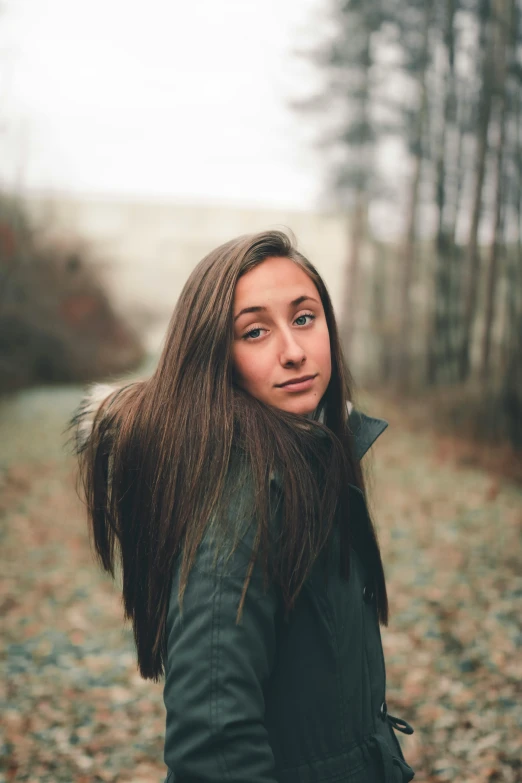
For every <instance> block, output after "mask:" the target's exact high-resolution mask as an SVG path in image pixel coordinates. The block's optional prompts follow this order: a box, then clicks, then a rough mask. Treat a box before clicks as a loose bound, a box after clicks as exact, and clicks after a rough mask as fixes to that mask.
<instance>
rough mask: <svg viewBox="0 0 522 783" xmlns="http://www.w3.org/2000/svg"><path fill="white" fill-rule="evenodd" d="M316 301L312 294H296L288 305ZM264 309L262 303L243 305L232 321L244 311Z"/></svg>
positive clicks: (262, 310)
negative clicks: (250, 305) (249, 305)
mask: <svg viewBox="0 0 522 783" xmlns="http://www.w3.org/2000/svg"><path fill="white" fill-rule="evenodd" d="M306 301H310V302H316V303H317V304H319V302H318V301H317V299H314V297H313V296H308V294H303V295H302V296H298V297H297V299H293V300H292V301H291V302H290V307H297V306H298V305H300V304H301V302H306ZM265 311H266V307H263V306H262V305H253V306H252V307H244V308H243V309H242V310H240V311H239V313H238V314H237V315H236V316H234V321H237V319H238V318H239V316H240V315H245V313H262V312H265Z"/></svg>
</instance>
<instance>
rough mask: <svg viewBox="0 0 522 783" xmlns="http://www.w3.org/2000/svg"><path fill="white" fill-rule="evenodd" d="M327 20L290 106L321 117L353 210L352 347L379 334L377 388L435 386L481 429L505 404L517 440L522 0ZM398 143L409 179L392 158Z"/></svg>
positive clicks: (353, 0) (402, 0)
mask: <svg viewBox="0 0 522 783" xmlns="http://www.w3.org/2000/svg"><path fill="white" fill-rule="evenodd" d="M323 21H324V25H323V31H322V36H321V40H320V42H319V43H318V45H316V46H310V47H308V48H306V49H305V50H301V51H300V52H299V53H298V54H299V56H300V57H303V58H305V61H307V62H308V63H309V64H311V65H312V68H313V70H314V71H315V73H316V75H317V76H318V81H319V83H320V86H319V87H318V88H317V89H315V90H314V91H313V92H309V93H308V94H307V95H305V97H303V96H301V97H300V98H298V99H296V100H295V101H294V102H293V107H294V108H295V110H296V111H298V112H300V113H301V114H302V116H303V117H306V118H309V117H310V116H313V117H314V118H315V120H316V121H317V123H318V126H319V128H320V131H319V134H318V137H317V142H318V147H319V150H320V153H321V155H322V156H323V158H324V169H325V182H326V190H327V192H328V193H329V195H330V197H331V199H332V201H333V203H334V204H335V205H336V207H337V208H341V209H342V210H344V211H345V212H346V214H347V215H349V216H350V220H349V222H348V221H347V227H348V228H347V232H348V237H347V258H346V279H345V292H346V293H345V306H344V308H343V313H342V315H343V324H342V333H343V338H344V344H345V348H346V350H347V353H348V355H349V356H350V355H351V353H352V351H353V353H354V356H357V350H358V351H359V352H360V351H361V350H363V348H361V346H368V345H370V344H371V343H373V348H374V349H375V350H372V351H371V353H372V354H374V355H376V356H377V357H378V358H377V361H376V362H375V366H374V367H372V372H371V375H372V381H373V383H375V385H377V386H381V387H382V386H385V387H387V388H394V389H396V390H397V391H398V392H400V393H401V394H402V395H408V394H416V395H417V394H419V392H424V393H425V394H429V393H430V392H432V391H434V390H435V391H436V392H437V393H438V394H439V399H441V400H444V399H445V400H446V402H447V401H448V400H453V401H455V402H453V403H450V407H451V404H453V405H457V404H458V405H459V406H460V407H461V408H462V407H465V408H467V409H468V415H469V410H472V411H473V412H474V413H473V414H472V415H473V416H474V417H475V429H476V430H477V432H479V431H480V429H481V427H482V424H481V423H482V422H483V416H484V412H485V411H486V410H488V408H489V409H491V406H492V405H493V406H495V417H496V420H497V422H498V429H497V431H496V432H495V433H494V435H495V436H500V437H507V438H508V439H509V440H510V441H511V443H512V444H513V446H514V447H515V448H517V449H520V447H521V446H522V209H521V203H522V11H521V7H520V3H519V2H518V0H442V1H441V2H440V3H432V2H430V0H388V1H387V2H386V3H381V2H380V1H379V0H330V2H329V3H328V6H327V7H325V10H324V19H323ZM390 140H392V141H395V142H397V143H398V144H399V145H400V149H401V150H402V151H403V153H404V155H405V159H406V160H407V161H408V163H409V166H408V172H407V177H405V178H403V179H401V181H400V182H397V181H390V177H389V176H388V177H387V176H386V174H385V172H384V168H383V165H382V162H381V161H382V156H381V155H380V150H381V149H382V144H383V143H384V142H389V141H390ZM378 201H380V202H381V203H382V202H383V201H384V203H386V202H388V203H392V202H399V203H401V204H404V220H403V229H402V232H403V234H402V239H401V240H400V241H398V242H397V241H395V242H390V241H386V240H385V239H384V240H383V238H382V237H380V236H379V233H378V232H376V231H375V230H372V228H373V229H375V225H373V227H372V225H371V221H370V220H369V215H371V210H372V205H373V204H375V203H376V202H378ZM374 223H375V221H374ZM361 337H362V339H360V338H361ZM357 338H359V339H357ZM368 341H369V342H368ZM457 400H458V403H457V402H456V401H457ZM482 429H483V428H482Z"/></svg>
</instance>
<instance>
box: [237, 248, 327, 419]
mask: <svg viewBox="0 0 522 783" xmlns="http://www.w3.org/2000/svg"><path fill="white" fill-rule="evenodd" d="M233 362H234V371H235V377H236V382H237V384H238V385H239V386H241V387H242V388H243V389H244V390H245V391H247V392H248V393H249V394H251V395H252V396H253V397H256V398H257V399H258V400H262V401H263V402H265V403H267V404H269V405H273V406H275V407H276V408H281V409H282V410H285V411H289V412H291V413H298V414H301V415H304V414H307V413H311V412H312V411H314V410H315V409H316V407H317V405H318V404H319V402H320V400H321V397H322V396H323V394H324V393H325V391H326V388H327V386H328V383H329V381H330V376H331V372H332V364H331V354H330V335H329V333H328V326H327V323H326V317H325V314H324V310H323V306H322V304H321V298H320V296H319V293H318V291H317V288H316V287H315V284H314V283H313V281H312V280H311V279H310V278H309V277H308V275H307V274H306V272H304V271H303V269H302V268H301V267H300V266H298V264H296V263H295V262H294V261H291V260H290V259H288V258H267V259H266V261H263V263H261V264H259V266H256V267H254V269H251V270H250V271H249V272H247V273H246V274H244V275H242V277H240V278H239V280H238V282H237V284H236V290H235V293H234V343H233Z"/></svg>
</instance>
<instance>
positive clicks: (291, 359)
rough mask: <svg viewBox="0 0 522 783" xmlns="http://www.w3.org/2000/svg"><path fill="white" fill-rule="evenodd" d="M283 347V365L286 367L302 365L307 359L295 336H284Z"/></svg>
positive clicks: (288, 334) (289, 334) (290, 334)
mask: <svg viewBox="0 0 522 783" xmlns="http://www.w3.org/2000/svg"><path fill="white" fill-rule="evenodd" d="M281 339H282V345H281V364H282V365H283V366H286V365H289V364H290V365H301V364H302V363H303V362H304V360H305V359H306V354H305V351H304V348H303V347H302V346H301V345H300V344H299V342H298V341H297V340H296V339H295V337H294V335H293V334H292V333H291V332H289V333H287V334H283V335H282V337H281Z"/></svg>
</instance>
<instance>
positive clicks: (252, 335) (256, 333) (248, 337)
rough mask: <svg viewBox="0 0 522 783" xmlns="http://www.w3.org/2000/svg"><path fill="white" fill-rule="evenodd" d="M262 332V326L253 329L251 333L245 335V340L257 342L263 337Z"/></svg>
mask: <svg viewBox="0 0 522 783" xmlns="http://www.w3.org/2000/svg"><path fill="white" fill-rule="evenodd" d="M262 331H263V330H262V329H261V327H260V326H258V327H257V328H256V329H251V330H250V331H249V332H247V333H246V334H244V335H243V340H256V339H257V338H258V337H260V336H261V332H262Z"/></svg>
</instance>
